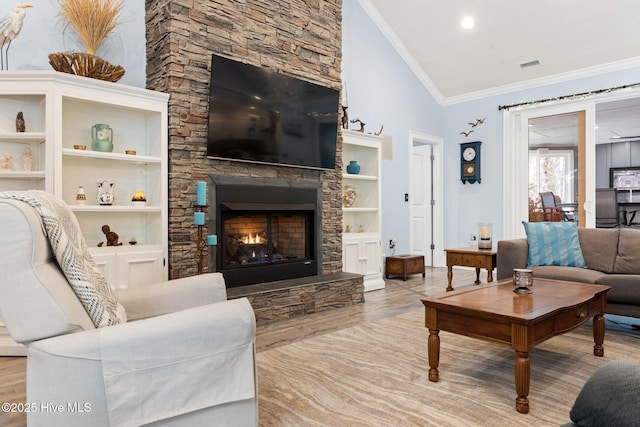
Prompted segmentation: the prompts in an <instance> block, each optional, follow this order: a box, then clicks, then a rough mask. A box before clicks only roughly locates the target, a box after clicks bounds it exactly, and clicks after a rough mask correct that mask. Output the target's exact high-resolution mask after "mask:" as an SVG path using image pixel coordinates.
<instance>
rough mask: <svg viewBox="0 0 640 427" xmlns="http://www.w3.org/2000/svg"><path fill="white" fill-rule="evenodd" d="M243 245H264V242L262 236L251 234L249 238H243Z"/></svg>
mask: <svg viewBox="0 0 640 427" xmlns="http://www.w3.org/2000/svg"><path fill="white" fill-rule="evenodd" d="M242 243H244V244H245V245H251V244H256V243H262V240H261V239H260V235H259V234H258V233H256V234H255V236H254V235H253V234H249V235H248V236H244V237H243V238H242Z"/></svg>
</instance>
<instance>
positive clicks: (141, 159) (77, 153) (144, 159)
mask: <svg viewBox="0 0 640 427" xmlns="http://www.w3.org/2000/svg"><path fill="white" fill-rule="evenodd" d="M62 154H63V155H64V156H69V157H85V158H92V159H108V160H119V161H124V162H133V163H161V162H162V159H161V158H160V157H154V156H139V155H137V154H135V155H131V154H121V153H104V152H102V151H92V150H76V149H75V148H63V149H62Z"/></svg>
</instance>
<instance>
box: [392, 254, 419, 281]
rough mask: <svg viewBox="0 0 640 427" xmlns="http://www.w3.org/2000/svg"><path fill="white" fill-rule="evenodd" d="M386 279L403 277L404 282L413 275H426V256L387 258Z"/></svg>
mask: <svg viewBox="0 0 640 427" xmlns="http://www.w3.org/2000/svg"><path fill="white" fill-rule="evenodd" d="M384 273H385V277H386V278H387V279H388V278H389V276H402V279H403V280H407V277H409V276H410V275H412V274H422V277H425V273H424V256H423V255H395V256H388V257H387V258H386V262H385V267H384Z"/></svg>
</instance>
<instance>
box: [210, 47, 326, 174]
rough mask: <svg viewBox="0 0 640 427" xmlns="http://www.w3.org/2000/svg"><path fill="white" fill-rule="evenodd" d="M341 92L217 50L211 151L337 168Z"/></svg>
mask: <svg viewBox="0 0 640 427" xmlns="http://www.w3.org/2000/svg"><path fill="white" fill-rule="evenodd" d="M338 108H339V91H338V90H335V89H331V88H328V87H324V86H320V85H317V84H313V83H310V82H307V81H304V80H301V79H298V78H295V77H290V76H286V75H283V74H279V73H277V72H275V71H270V70H268V69H266V68H262V67H257V66H253V65H249V64H244V63H241V62H238V61H234V60H231V59H228V58H224V57H221V56H218V55H212V60H211V85H210V94H209V128H208V140H207V156H209V157H214V158H221V159H232V160H241V161H248V162H260V163H272V164H283V165H291V166H301V167H310V168H320V169H334V168H335V164H336V163H335V162H336V140H337V132H338Z"/></svg>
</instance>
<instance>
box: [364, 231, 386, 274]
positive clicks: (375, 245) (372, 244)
mask: <svg viewBox="0 0 640 427" xmlns="http://www.w3.org/2000/svg"><path fill="white" fill-rule="evenodd" d="M361 245H362V274H364V275H365V276H371V275H376V274H380V266H381V261H380V260H381V257H382V256H381V254H380V251H381V248H380V237H379V236H371V237H363V238H362V243H361Z"/></svg>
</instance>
